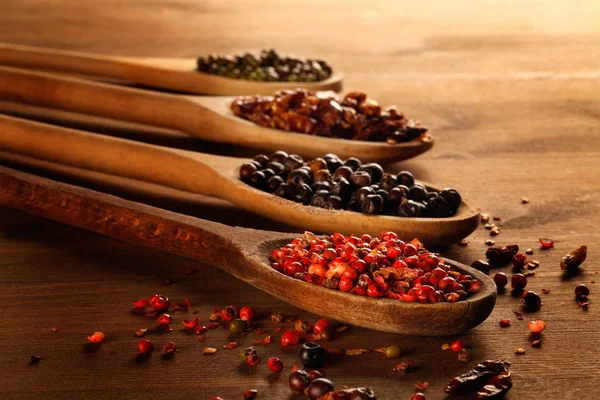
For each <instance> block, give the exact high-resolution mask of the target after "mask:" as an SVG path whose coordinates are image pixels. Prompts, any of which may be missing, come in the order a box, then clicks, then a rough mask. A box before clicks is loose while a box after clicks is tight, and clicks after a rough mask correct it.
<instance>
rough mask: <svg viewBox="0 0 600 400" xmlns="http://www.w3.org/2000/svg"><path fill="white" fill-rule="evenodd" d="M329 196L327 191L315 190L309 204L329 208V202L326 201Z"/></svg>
mask: <svg viewBox="0 0 600 400" xmlns="http://www.w3.org/2000/svg"><path fill="white" fill-rule="evenodd" d="M329 196H330V194H329V191H326V190H319V191H317V192H315V195H314V196H313V198H312V200H311V202H310V205H311V206H314V207H320V208H329V202H328V201H327V199H328V198H329Z"/></svg>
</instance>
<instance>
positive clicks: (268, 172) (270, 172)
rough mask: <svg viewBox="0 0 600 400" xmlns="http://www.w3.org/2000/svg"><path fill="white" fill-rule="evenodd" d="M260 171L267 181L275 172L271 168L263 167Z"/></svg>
mask: <svg viewBox="0 0 600 400" xmlns="http://www.w3.org/2000/svg"><path fill="white" fill-rule="evenodd" d="M262 173H263V174H265V179H266V180H267V181H268V180H269V179H270V178H271V177H273V176H275V172H274V171H273V170H272V169H271V168H265V169H263V170H262Z"/></svg>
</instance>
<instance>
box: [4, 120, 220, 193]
mask: <svg viewBox="0 0 600 400" xmlns="http://www.w3.org/2000/svg"><path fill="white" fill-rule="evenodd" d="M0 149H2V150H6V151H11V152H14V153H17V154H22V155H26V156H30V157H35V158H38V159H42V160H47V161H52V162H56V163H60V164H64V165H70V166H73V167H78V168H83V169H89V170H93V171H98V172H104V173H107V174H111V175H117V176H121V177H125V178H132V179H137V180H141V181H145V182H151V183H156V184H159V185H163V186H166V187H170V188H174V189H180V190H185V191H188V192H193V193H199V194H205V195H209V196H216V197H219V193H218V191H219V190H220V189H221V188H222V187H223V185H221V184H220V182H221V180H222V179H223V177H222V176H221V175H220V174H219V173H218V172H217V171H216V170H215V168H214V167H213V166H214V165H217V166H218V165H222V164H227V162H228V160H230V159H229V158H227V157H220V156H214V155H209V154H202V155H201V157H202V161H200V160H199V159H198V158H199V156H198V155H197V153H192V152H188V151H184V150H175V149H169V148H165V147H161V146H154V145H149V144H144V143H138V142H135V141H131V140H125V139H118V138H112V137H108V136H103V135H98V134H93V133H88V132H83V131H78V130H74V129H67V128H59V127H56V126H53V125H48V124H43V123H39V122H32V121H28V120H23V119H19V118H14V117H9V116H4V115H0ZM198 154H199V153H198Z"/></svg>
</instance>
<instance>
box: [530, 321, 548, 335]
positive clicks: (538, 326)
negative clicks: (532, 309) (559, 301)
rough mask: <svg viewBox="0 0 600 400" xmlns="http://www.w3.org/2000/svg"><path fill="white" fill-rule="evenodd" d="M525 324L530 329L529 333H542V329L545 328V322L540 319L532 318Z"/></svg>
mask: <svg viewBox="0 0 600 400" xmlns="http://www.w3.org/2000/svg"><path fill="white" fill-rule="evenodd" d="M527 326H528V327H529V330H530V331H531V333H542V332H543V330H544V329H546V326H547V324H546V323H545V322H544V321H542V320H541V319H538V320H535V319H534V320H532V321H530V322H528V323H527Z"/></svg>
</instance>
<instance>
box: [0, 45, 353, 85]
mask: <svg viewBox="0 0 600 400" xmlns="http://www.w3.org/2000/svg"><path fill="white" fill-rule="evenodd" d="M198 56H201V55H200V54H199V55H198ZM307 58H310V57H307ZM0 63H1V64H2V65H13V66H16V67H22V68H28V69H29V68H33V69H43V70H55V71H64V72H70V73H76V74H82V75H90V76H95V77H98V78H103V79H106V78H109V79H117V80H121V81H125V82H130V83H134V84H138V85H144V86H149V87H153V88H158V89H163V90H170V91H176V92H180V93H190V94H206V95H213V96H243V95H245V96H250V95H255V94H263V95H273V93H275V92H276V91H277V90H286V89H296V88H303V89H307V90H333V91H335V92H339V91H341V89H342V79H343V76H342V74H341V73H340V72H334V73H333V74H332V75H331V76H330V77H329V78H327V79H325V80H323V81H320V82H256V81H250V80H244V79H230V78H225V77H222V76H218V75H212V74H206V73H202V72H199V71H198V70H197V69H196V58H189V59H185V58H183V59H169V58H136V57H115V56H107V55H104V54H91V53H83V52H70V51H64V50H63V51H61V50H56V49H47V48H41V47H30V46H19V45H14V44H10V43H0Z"/></svg>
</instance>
